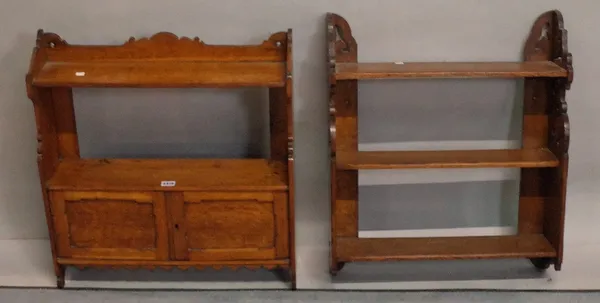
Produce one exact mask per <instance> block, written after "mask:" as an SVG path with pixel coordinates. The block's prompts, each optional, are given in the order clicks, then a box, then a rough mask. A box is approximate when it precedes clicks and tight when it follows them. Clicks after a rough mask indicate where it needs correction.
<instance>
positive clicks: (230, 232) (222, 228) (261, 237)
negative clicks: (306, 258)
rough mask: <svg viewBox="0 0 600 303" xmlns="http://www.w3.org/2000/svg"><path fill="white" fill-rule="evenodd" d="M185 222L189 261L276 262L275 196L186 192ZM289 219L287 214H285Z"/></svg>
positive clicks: (266, 194) (270, 194) (265, 194)
mask: <svg viewBox="0 0 600 303" xmlns="http://www.w3.org/2000/svg"><path fill="white" fill-rule="evenodd" d="M183 198H184V210H183V213H184V218H183V220H184V221H183V224H185V230H186V243H187V249H188V255H189V258H190V260H252V259H273V258H275V253H276V252H275V246H276V244H275V243H276V234H277V231H278V230H277V229H276V216H277V215H281V214H278V213H276V212H275V208H274V207H275V206H274V205H275V203H277V204H282V203H284V204H285V202H286V201H285V200H283V201H274V196H273V194H272V193H263V192H256V193H227V192H225V193H194V192H186V193H184V195H183ZM284 215H287V214H284Z"/></svg>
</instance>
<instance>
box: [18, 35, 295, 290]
mask: <svg viewBox="0 0 600 303" xmlns="http://www.w3.org/2000/svg"><path fill="white" fill-rule="evenodd" d="M26 82H27V93H28V96H29V98H30V99H31V100H32V101H33V105H34V109H35V116H36V123H37V133H38V136H37V139H38V166H39V176H40V181H41V187H42V192H43V198H44V204H45V210H46V219H47V223H48V228H49V231H50V239H51V243H52V256H53V260H54V267H55V273H56V276H57V279H58V287H59V288H62V287H63V286H64V274H65V266H77V267H108V268H149V269H154V268H157V267H160V268H173V267H177V268H181V269H187V268H191V267H196V268H204V267H212V268H215V269H221V268H231V269H237V268H240V267H245V268H250V269H258V268H266V269H277V270H285V271H287V272H289V276H290V280H291V284H292V287H293V288H295V254H294V147H293V142H294V136H293V129H292V126H293V120H292V119H293V112H292V32H291V30H288V31H287V32H278V33H275V34H273V35H271V36H270V37H269V39H268V40H266V41H264V42H263V43H262V44H260V45H239V46H238V45H236V46H227V45H208V44H205V43H203V42H202V41H200V40H199V39H198V38H195V39H190V38H186V37H183V38H179V37H177V36H176V35H174V34H171V33H166V32H162V33H158V34H156V35H154V36H152V37H150V38H144V39H139V40H136V39H134V38H131V39H130V40H129V41H128V42H126V43H125V44H123V45H114V46H87V45H70V44H68V43H67V42H65V41H64V40H63V39H61V37H59V36H58V35H56V34H53V33H44V32H43V31H41V30H40V31H39V32H38V36H37V42H36V47H35V48H34V51H33V55H32V59H31V64H30V69H29V73H28V75H27V81H26ZM249 86H252V87H267V88H268V89H269V118H270V157H269V158H267V159H89V158H81V156H80V153H79V143H78V137H77V130H76V126H75V116H74V115H75V112H74V109H73V95H72V88H73V87H139V88H146V87H148V88H150V87H165V88H187V87H222V88H229V87H249ZM234 122H235V121H232V123H234Z"/></svg>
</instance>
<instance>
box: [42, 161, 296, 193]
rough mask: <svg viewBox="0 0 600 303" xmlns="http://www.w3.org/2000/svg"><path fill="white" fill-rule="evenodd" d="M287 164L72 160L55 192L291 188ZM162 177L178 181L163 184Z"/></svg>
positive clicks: (61, 168) (55, 181)
mask: <svg viewBox="0 0 600 303" xmlns="http://www.w3.org/2000/svg"><path fill="white" fill-rule="evenodd" d="M286 175H287V173H286V171H285V165H284V164H283V163H281V162H277V161H269V160H265V159H67V160H62V161H61V162H60V164H59V165H58V168H57V169H56V173H55V174H54V175H53V177H52V178H51V179H50V180H49V181H48V183H47V184H46V185H47V186H48V188H49V189H51V190H82V191H85V190H109V191H132V190H138V191H184V190H185V191H285V190H287V188H288V184H287V181H286V180H287V177H286ZM162 181H175V182H176V184H175V186H172V187H163V186H161V182H162Z"/></svg>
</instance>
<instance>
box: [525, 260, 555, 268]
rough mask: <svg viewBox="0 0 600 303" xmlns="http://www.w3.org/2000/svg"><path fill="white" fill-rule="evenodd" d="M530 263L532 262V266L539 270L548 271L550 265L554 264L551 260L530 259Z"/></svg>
mask: <svg viewBox="0 0 600 303" xmlns="http://www.w3.org/2000/svg"><path fill="white" fill-rule="evenodd" d="M529 261H531V264H533V266H535V267H536V268H537V269H539V270H546V269H548V267H550V264H552V259H551V258H533V259H529Z"/></svg>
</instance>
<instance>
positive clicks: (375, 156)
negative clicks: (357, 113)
mask: <svg viewBox="0 0 600 303" xmlns="http://www.w3.org/2000/svg"><path fill="white" fill-rule="evenodd" d="M336 161H337V166H338V168H340V169H354V170H356V169H401V168H478V167H555V166H557V165H558V160H557V159H556V157H555V156H554V154H553V153H552V152H550V150H548V149H546V148H538V149H522V150H521V149H514V150H509V149H499V150H442V151H363V152H345V151H344V152H342V151H338V152H337V159H336Z"/></svg>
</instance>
